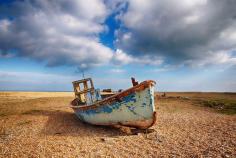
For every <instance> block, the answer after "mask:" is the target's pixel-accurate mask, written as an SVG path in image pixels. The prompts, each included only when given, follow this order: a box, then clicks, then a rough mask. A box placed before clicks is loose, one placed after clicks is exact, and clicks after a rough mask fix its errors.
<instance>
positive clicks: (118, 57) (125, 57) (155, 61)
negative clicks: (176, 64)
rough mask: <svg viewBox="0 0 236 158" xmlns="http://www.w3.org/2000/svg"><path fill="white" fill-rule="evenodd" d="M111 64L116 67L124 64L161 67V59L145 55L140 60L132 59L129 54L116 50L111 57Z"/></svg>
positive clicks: (137, 58)
mask: <svg viewBox="0 0 236 158" xmlns="http://www.w3.org/2000/svg"><path fill="white" fill-rule="evenodd" d="M113 63H115V64H117V65H125V64H141V65H161V64H162V63H163V60H162V59H161V58H157V57H155V56H153V57H152V56H148V55H145V56H143V57H141V58H139V57H134V56H131V55H129V54H126V53H125V52H123V51H122V50H120V49H117V50H116V52H115V53H114V55H113Z"/></svg>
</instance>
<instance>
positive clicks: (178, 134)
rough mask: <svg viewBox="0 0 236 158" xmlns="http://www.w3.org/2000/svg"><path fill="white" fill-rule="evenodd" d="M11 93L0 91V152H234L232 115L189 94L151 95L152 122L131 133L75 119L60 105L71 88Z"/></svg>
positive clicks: (235, 140)
mask: <svg viewBox="0 0 236 158" xmlns="http://www.w3.org/2000/svg"><path fill="white" fill-rule="evenodd" d="M11 93H12V94H7V95H6V93H0V157H226V158H227V157H236V115H226V114H221V113H217V112H215V111H213V110H212V109H209V108H206V107H201V106H197V105H195V104H194V103H193V102H192V101H191V99H188V100H183V99H173V98H171V99H157V98H156V107H157V119H158V120H157V123H156V124H155V125H154V126H153V127H152V128H151V130H150V131H149V132H150V133H149V134H145V133H144V132H143V131H138V134H137V131H136V132H135V133H136V134H132V132H131V131H133V130H132V129H129V128H124V127H121V128H118V127H117V128H108V127H101V126H92V125H88V124H84V123H82V122H80V121H79V120H78V119H77V118H76V116H75V115H74V114H73V111H72V110H71V109H69V108H66V107H63V106H66V105H68V103H69V101H70V100H71V99H72V98H73V94H72V93H71V94H70V93H65V95H64V96H63V94H60V95H58V94H54V95H53V93H50V95H48V94H47V93H45V94H44V93H42V94H40V95H38V94H37V95H36V94H35V93H33V94H30V93H29V94H27V95H26V94H22V93H20V92H16V93H13V92H11ZM35 95H36V96H35ZM15 96H18V97H17V98H16V97H15ZM34 96H35V97H34ZM13 109H14V110H13Z"/></svg>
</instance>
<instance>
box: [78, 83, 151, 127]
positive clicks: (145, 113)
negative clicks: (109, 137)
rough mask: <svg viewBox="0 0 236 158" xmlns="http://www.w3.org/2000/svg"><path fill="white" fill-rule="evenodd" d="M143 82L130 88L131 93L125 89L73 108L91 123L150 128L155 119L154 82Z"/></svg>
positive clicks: (82, 118) (81, 117) (80, 116)
mask: <svg viewBox="0 0 236 158" xmlns="http://www.w3.org/2000/svg"><path fill="white" fill-rule="evenodd" d="M143 83H145V84H143ZM143 83H141V84H139V85H137V86H135V87H133V89H132V88H131V89H128V90H127V91H128V92H129V93H128V92H125V91H124V92H122V93H123V94H122V93H120V94H118V95H115V96H111V97H109V98H108V99H104V100H102V101H100V102H98V104H97V105H91V106H86V107H85V106H83V107H81V108H73V109H74V111H75V113H76V115H77V116H78V117H79V118H80V119H81V120H83V121H85V122H88V123H91V124H96V125H114V124H123V125H129V126H134V127H140V128H148V127H149V126H150V125H151V124H153V121H154V120H155V119H154V113H155V106H154V84H153V82H143ZM150 83H151V84H150ZM125 94H127V95H125ZM114 98H115V99H114Z"/></svg>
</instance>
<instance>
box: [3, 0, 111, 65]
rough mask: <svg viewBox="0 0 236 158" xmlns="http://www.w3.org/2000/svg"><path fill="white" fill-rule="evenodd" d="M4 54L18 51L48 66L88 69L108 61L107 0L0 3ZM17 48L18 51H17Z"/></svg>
mask: <svg viewBox="0 0 236 158" xmlns="http://www.w3.org/2000/svg"><path fill="white" fill-rule="evenodd" d="M0 14H1V17H4V18H1V19H0V52H1V56H4V55H5V56H6V54H9V53H12V52H16V54H17V55H18V56H23V57H30V58H33V59H36V60H38V61H42V62H44V63H45V64H46V65H47V66H58V65H75V66H77V67H79V68H80V69H87V68H90V67H93V66H99V65H102V64H104V63H107V61H109V60H110V59H111V57H112V50H111V49H110V48H108V47H105V46H104V45H103V44H102V43H100V41H99V39H98V34H99V33H101V32H103V31H104V30H105V26H104V25H103V22H104V20H105V18H106V17H107V14H108V9H107V8H106V6H105V4H104V3H103V1H100V0H88V1H86V2H84V1H75V0H59V1H41V0H33V1H29V0H26V1H13V2H12V3H6V4H2V5H1V6H0ZM15 50H16V51H15Z"/></svg>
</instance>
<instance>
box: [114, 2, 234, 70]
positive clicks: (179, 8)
mask: <svg viewBox="0 0 236 158" xmlns="http://www.w3.org/2000/svg"><path fill="white" fill-rule="evenodd" d="M127 2H128V3H129V5H128V8H127V10H126V11H124V12H123V13H122V14H120V15H119V19H120V20H121V22H122V26H123V27H121V28H120V29H118V30H117V31H116V37H117V39H116V45H117V47H118V48H119V49H122V50H123V51H124V52H126V53H127V54H128V55H130V56H135V57H136V58H143V57H144V56H151V57H152V58H154V57H158V58H160V57H161V59H165V60H164V63H167V62H168V64H173V65H176V64H177V65H178V64H183V63H186V62H192V63H196V64H197V65H202V66H204V65H208V64H223V63H224V64H227V63H228V64H231V63H233V62H234V61H235V58H234V56H235V51H233V52H232V50H236V38H235V37H236V36H235V32H236V21H235V17H236V10H235V8H236V2H235V1H233V0H232V1H231V0H221V1H215V0H191V1H190V0H184V1H181V3H180V2H179V1H178V0H156V1H151V0H147V1H143V0H127ZM219 52H224V53H219ZM220 58H221V59H220ZM222 58H224V61H223V59H222ZM198 63H200V64H198Z"/></svg>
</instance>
